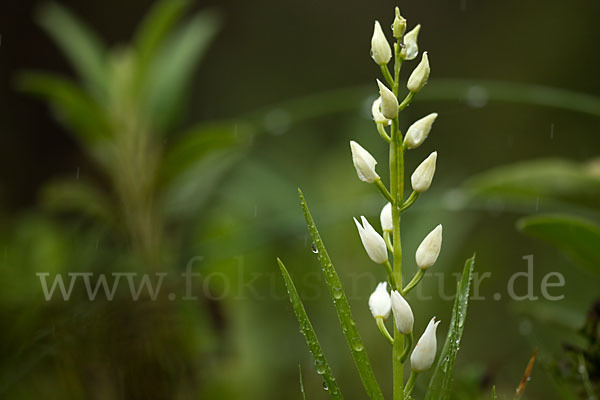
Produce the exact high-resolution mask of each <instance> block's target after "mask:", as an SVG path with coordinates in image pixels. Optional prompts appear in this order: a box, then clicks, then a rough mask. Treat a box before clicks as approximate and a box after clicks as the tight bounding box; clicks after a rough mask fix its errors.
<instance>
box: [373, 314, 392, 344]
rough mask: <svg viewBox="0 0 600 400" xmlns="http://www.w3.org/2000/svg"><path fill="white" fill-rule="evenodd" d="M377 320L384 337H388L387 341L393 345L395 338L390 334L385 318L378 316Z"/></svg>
mask: <svg viewBox="0 0 600 400" xmlns="http://www.w3.org/2000/svg"><path fill="white" fill-rule="evenodd" d="M375 320H376V321H377V327H378V328H379V332H381V334H382V335H383V337H384V338H386V339H387V341H388V342H390V344H392V345H393V344H394V339H393V338H392V335H390V333H389V332H388V330H387V328H386V327H385V321H384V320H383V317H377V318H375Z"/></svg>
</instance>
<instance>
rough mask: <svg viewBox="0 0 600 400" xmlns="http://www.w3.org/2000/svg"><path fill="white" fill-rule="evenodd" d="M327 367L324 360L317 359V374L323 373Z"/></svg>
mask: <svg viewBox="0 0 600 400" xmlns="http://www.w3.org/2000/svg"><path fill="white" fill-rule="evenodd" d="M326 369H327V367H326V366H325V363H324V362H323V361H322V360H316V361H315V370H316V371H317V374H319V375H323V374H324V373H325V371H326Z"/></svg>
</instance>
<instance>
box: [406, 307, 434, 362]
mask: <svg viewBox="0 0 600 400" xmlns="http://www.w3.org/2000/svg"><path fill="white" fill-rule="evenodd" d="M439 323H440V321H438V322H435V317H433V318H432V319H431V321H429V324H428V325H427V328H425V332H423V335H422V336H421V338H420V339H419V341H418V342H417V344H416V346H415V348H414V350H413V352H412V354H411V355H410V367H411V368H412V369H413V371H416V372H423V371H426V370H428V369H429V368H431V366H432V365H433V361H434V360H435V354H436V352H437V339H436V337H435V331H436V329H437V326H438V324H439Z"/></svg>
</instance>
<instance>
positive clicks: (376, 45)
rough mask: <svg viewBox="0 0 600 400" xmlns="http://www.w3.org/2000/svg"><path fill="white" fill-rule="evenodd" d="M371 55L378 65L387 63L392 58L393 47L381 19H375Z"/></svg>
mask: <svg viewBox="0 0 600 400" xmlns="http://www.w3.org/2000/svg"><path fill="white" fill-rule="evenodd" d="M371 57H372V58H373V60H375V62H376V63H377V64H378V65H385V64H387V63H388V62H389V61H390V59H391V58H392V49H391V48H390V44H389V43H388V41H387V39H386V38H385V34H384V33H383V30H381V25H379V21H375V27H374V28H373V37H372V38H371Z"/></svg>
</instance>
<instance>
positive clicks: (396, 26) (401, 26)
mask: <svg viewBox="0 0 600 400" xmlns="http://www.w3.org/2000/svg"><path fill="white" fill-rule="evenodd" d="M405 31H406V20H405V19H404V17H402V15H400V9H399V8H398V7H396V18H394V23H393V24H392V32H393V33H394V37H395V38H396V39H400V38H401V37H402V35H404V32H405Z"/></svg>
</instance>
